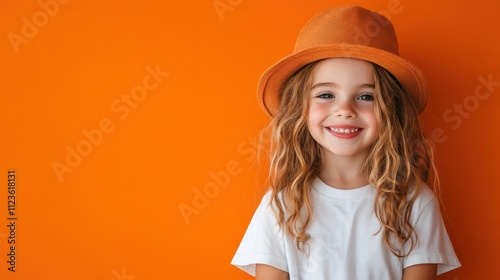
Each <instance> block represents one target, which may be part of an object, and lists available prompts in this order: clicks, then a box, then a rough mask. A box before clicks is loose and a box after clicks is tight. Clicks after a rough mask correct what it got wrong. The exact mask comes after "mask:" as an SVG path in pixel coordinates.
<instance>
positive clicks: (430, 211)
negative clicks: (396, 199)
mask: <svg viewBox="0 0 500 280" xmlns="http://www.w3.org/2000/svg"><path fill="white" fill-rule="evenodd" d="M415 194H416V197H415V201H414V202H413V205H412V214H411V216H412V220H413V223H415V222H416V221H417V220H419V219H420V218H421V216H422V215H425V216H430V217H440V215H441V214H440V210H439V204H438V200H437V198H436V196H435V194H434V192H433V191H432V189H431V188H430V187H429V186H427V185H425V184H424V185H422V186H420V188H419V189H418V190H415V191H414V192H413V194H412V196H414V195H415ZM430 217H429V218H430Z"/></svg>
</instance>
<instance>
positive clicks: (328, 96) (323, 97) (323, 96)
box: [316, 92, 334, 99]
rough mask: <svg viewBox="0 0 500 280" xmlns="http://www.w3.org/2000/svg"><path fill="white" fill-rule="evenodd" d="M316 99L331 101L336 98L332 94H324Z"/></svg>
mask: <svg viewBox="0 0 500 280" xmlns="http://www.w3.org/2000/svg"><path fill="white" fill-rule="evenodd" d="M316 97H317V98H321V99H331V98H333V97H334V96H333V94H331V93H327V92H323V93H320V94H318V95H317V96H316Z"/></svg>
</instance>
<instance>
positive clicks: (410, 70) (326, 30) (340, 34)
mask: <svg viewBox="0 0 500 280" xmlns="http://www.w3.org/2000/svg"><path fill="white" fill-rule="evenodd" d="M332 57H349V58H357V59H362V60H366V61H370V62H373V63H375V64H378V65H380V66H382V67H384V68H385V69H387V70H388V71H389V72H391V74H392V75H394V76H395V77H396V79H398V81H399V82H400V84H401V85H402V86H403V88H404V90H405V91H406V92H407V93H408V94H410V96H411V97H412V99H413V100H414V101H415V104H416V106H417V108H418V110H419V112H420V113H421V112H422V111H423V110H424V108H425V106H426V104H427V97H428V94H429V89H428V86H427V83H426V81H425V78H424V76H423V74H422V72H421V71H420V70H419V69H418V68H417V67H416V66H415V65H413V64H412V63H410V62H409V61H407V60H406V59H404V58H402V57H400V56H399V51H398V40H397V38H396V33H395V32H394V27H393V26H392V23H391V22H390V21H389V20H388V19H387V18H386V17H384V16H382V15H380V14H378V13H375V12H372V11H370V10H367V9H364V8H361V7H358V6H354V5H349V6H341V7H338V8H334V9H330V10H326V11H323V12H321V13H319V14H317V15H316V16H315V17H313V18H312V19H311V20H310V21H309V22H308V23H307V24H306V25H305V26H304V27H303V28H302V30H301V31H300V34H299V37H298V38H297V41H296V43H295V48H294V50H293V53H292V54H290V55H288V56H286V57H284V58H283V59H281V60H280V61H278V62H277V63H276V64H274V65H273V66H271V67H270V68H269V69H267V70H266V71H265V72H264V74H262V76H261V77H260V80H259V85H258V88H257V95H258V98H259V104H260V106H261V108H262V109H263V110H264V111H265V112H266V113H268V114H269V115H270V116H273V115H274V114H275V113H276V110H277V109H278V106H279V100H278V96H279V91H280V89H281V87H282V85H283V83H284V82H285V81H286V80H287V79H288V78H290V76H292V75H293V74H294V73H295V72H296V71H297V70H299V69H300V68H301V67H302V66H304V65H306V64H309V63H311V62H314V61H317V60H321V59H326V58H332Z"/></svg>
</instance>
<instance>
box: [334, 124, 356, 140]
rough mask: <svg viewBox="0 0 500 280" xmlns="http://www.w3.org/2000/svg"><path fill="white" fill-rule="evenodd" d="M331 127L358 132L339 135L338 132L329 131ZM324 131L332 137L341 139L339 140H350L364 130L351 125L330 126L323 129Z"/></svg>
mask: <svg viewBox="0 0 500 280" xmlns="http://www.w3.org/2000/svg"><path fill="white" fill-rule="evenodd" d="M331 127H333V128H341V129H358V131H356V132H353V133H340V132H334V131H333V130H331V129H330V128H331ZM325 129H326V130H327V131H328V132H330V134H331V135H333V136H335V137H337V138H341V139H352V138H354V137H356V136H358V135H359V134H360V133H361V132H363V130H364V129H363V128H361V127H359V126H353V125H331V126H327V127H325Z"/></svg>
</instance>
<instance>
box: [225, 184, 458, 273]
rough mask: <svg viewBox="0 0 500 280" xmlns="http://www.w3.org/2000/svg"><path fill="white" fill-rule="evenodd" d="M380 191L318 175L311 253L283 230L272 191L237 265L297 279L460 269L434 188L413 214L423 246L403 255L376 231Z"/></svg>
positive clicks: (422, 195) (255, 218) (418, 202)
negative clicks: (429, 267)
mask: <svg viewBox="0 0 500 280" xmlns="http://www.w3.org/2000/svg"><path fill="white" fill-rule="evenodd" d="M375 195H376V193H375V189H374V188H373V187H371V186H369V185H367V186H364V187H361V188H357V189H350V190H341V189H335V188H333V187H330V186H328V185H326V184H325V183H323V182H322V181H321V180H320V179H319V178H316V179H315V181H314V182H313V188H312V192H311V198H312V205H313V217H312V221H311V223H310V224H309V227H308V228H307V233H309V234H310V236H311V238H310V239H309V241H308V242H307V244H308V248H309V257H307V256H306V255H304V254H303V253H301V252H300V251H299V250H298V249H297V247H296V243H295V241H294V240H293V238H291V237H290V235H289V234H288V233H286V230H282V231H280V230H279V227H278V225H277V222H276V219H275V216H274V214H273V212H272V209H271V208H270V206H269V200H270V198H271V194H270V192H268V193H267V194H266V195H265V196H264V198H263V199H262V201H261V203H260V205H259V207H258V208H257V210H256V212H255V214H254V216H253V218H252V221H251V222H250V225H249V226H248V229H247V231H246V233H245V235H244V237H243V240H242V241H241V244H240V246H239V248H238V250H237V252H236V254H235V256H234V258H233V260H232V262H231V264H233V265H235V266H237V267H239V268H241V269H243V270H244V271H246V272H248V273H249V274H251V275H253V276H255V264H257V263H260V264H267V265H271V266H274V267H276V268H279V269H281V270H283V271H286V272H288V273H289V275H290V279H291V280H294V279H295V280H299V279H300V280H306V279H311V280H321V279H325V280H361V279H367V280H368V279H371V280H373V279H402V275H403V269H404V268H406V267H408V266H411V265H415V264H423V263H437V264H438V274H441V273H444V272H447V271H449V270H452V269H455V268H457V267H460V262H459V261H458V258H457V256H456V255H455V252H454V250H453V247H452V245H451V242H450V239H449V237H448V234H447V232H446V228H445V226H444V224H443V221H442V218H441V214H440V212H439V207H438V204H437V203H436V200H435V199H434V196H433V194H432V192H431V190H430V189H429V188H428V187H425V188H423V190H422V191H421V192H420V195H419V196H418V198H417V200H416V201H415V203H414V205H413V210H412V215H411V223H412V225H413V226H414V228H415V230H416V233H417V234H418V244H417V246H416V247H415V248H414V249H413V251H412V252H411V254H410V255H409V256H407V257H406V258H402V259H401V258H398V257H397V256H395V255H394V254H393V253H392V252H391V251H390V250H389V249H388V248H387V247H386V245H385V244H384V241H383V237H382V231H380V232H379V233H378V234H376V233H377V232H378V231H379V229H380V222H379V220H378V219H377V217H376V216H375V214H374V211H373V209H374V208H373V207H374V202H375ZM409 243H410V242H407V245H405V247H404V248H402V251H403V252H406V251H407V249H408V247H409Z"/></svg>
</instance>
